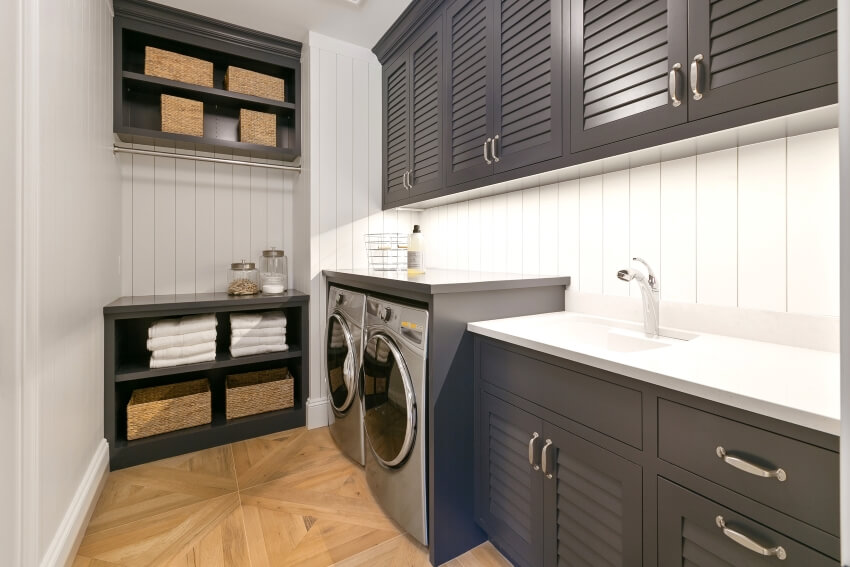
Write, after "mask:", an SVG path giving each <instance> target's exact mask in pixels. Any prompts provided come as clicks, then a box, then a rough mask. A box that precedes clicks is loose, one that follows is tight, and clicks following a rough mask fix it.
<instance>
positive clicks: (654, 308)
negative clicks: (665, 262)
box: [617, 258, 660, 337]
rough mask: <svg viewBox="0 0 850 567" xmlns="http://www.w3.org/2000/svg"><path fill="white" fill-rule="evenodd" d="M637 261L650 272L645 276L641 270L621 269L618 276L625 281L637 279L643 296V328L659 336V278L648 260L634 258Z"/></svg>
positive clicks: (646, 331) (648, 333) (653, 335)
mask: <svg viewBox="0 0 850 567" xmlns="http://www.w3.org/2000/svg"><path fill="white" fill-rule="evenodd" d="M632 260H633V261H635V262H640V263H641V264H643V265H644V266H646V271H647V273H648V274H649V275H648V276H644V275H643V274H642V273H641V272H640V271H639V270H620V271H619V272H617V277H618V278H620V279H621V280H623V281H624V282H630V281H632V280H635V281H636V282H637V283H638V285H639V286H640V295H641V297H642V298H643V330H644V332H645V333H646V334H647V335H648V336H650V337H657V336H658V319H659V295H660V293H659V291H658V279H657V278H656V277H655V273H654V272H653V271H652V268H650V267H649V264H647V263H646V260H644V259H642V258H632Z"/></svg>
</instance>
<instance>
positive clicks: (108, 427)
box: [103, 290, 310, 470]
mask: <svg viewBox="0 0 850 567" xmlns="http://www.w3.org/2000/svg"><path fill="white" fill-rule="evenodd" d="M308 304H309V296H308V295H306V294H303V293H301V292H299V291H295V290H290V291H288V292H287V293H285V294H283V295H279V296H263V295H260V296H257V297H234V296H229V295H227V294H226V293H212V294H186V295H172V296H148V297H122V298H120V299H117V300H115V301H114V302H112V303H110V304H109V305H107V306H106V307H104V308H103V318H104V436H105V437H106V440H107V441H108V443H109V463H110V467H111V468H112V470H116V469H120V468H124V467H129V466H133V465H137V464H141V463H145V462H149V461H154V460H158V459H163V458H166V457H171V456H174V455H179V454H183V453H188V452H192V451H198V450H201V449H206V448H209V447H214V446H217V445H223V444H226V443H233V442H235V441H240V440H243V439H248V438H251V437H257V436H260V435H267V434H269V433H274V432H276V431H282V430H285V429H292V428H294V427H301V426H303V425H305V423H306V410H305V404H306V401H307V387H308V384H309V367H310V365H309V344H308V341H309V321H308ZM271 309H280V310H283V312H284V313H285V314H286V316H287V344H289V347H290V348H289V350H288V351H286V352H279V353H269V354H260V355H256V356H246V357H239V358H233V357H231V355H230V353H229V351H228V348H229V345H230V318H229V315H230V313H236V312H240V311H264V310H271ZM201 313H215V314H216V316H217V318H218V328H217V339H216V351H217V356H216V360H215V362H205V363H200V364H190V365H185V366H177V367H173V368H156V369H151V368H149V366H148V360H149V356H150V354H149V353H148V351H147V349H146V345H145V340H146V338H147V329H148V327H149V326H150V325H151V324H152V323H153V322H155V321H157V320H159V319H162V318H167V317H179V316H183V315H191V314H201ZM284 366H285V367H287V368H289V371H290V372H291V373H292V375H293V377H294V379H295V405H294V407H292V408H288V409H284V410H280V411H275V412H269V413H264V414H259V415H254V416H248V417H243V418H239V419H235V420H230V421H228V420H227V419H225V406H224V403H225V391H224V380H225V378H226V376H227V375H228V374H238V373H240V372H251V371H255V370H264V369H269V368H280V367H284ZM198 378H207V379H208V380H209V381H210V390H211V393H212V423H210V424H208V425H202V426H199V427H193V428H190V429H183V430H179V431H173V432H170V433H164V434H161V435H155V436H153V437H147V438H144V439H137V440H133V441H129V440H127V437H126V424H127V415H126V407H127V402H128V401H129V399H130V395H131V394H132V391H133V390H134V389H138V388H145V387H149V386H159V385H162V384H170V383H175V382H182V381H188V380H195V379H198Z"/></svg>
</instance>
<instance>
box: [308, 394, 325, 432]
mask: <svg viewBox="0 0 850 567" xmlns="http://www.w3.org/2000/svg"><path fill="white" fill-rule="evenodd" d="M327 426H328V399H327V398H308V399H307V429H316V428H317V427H327Z"/></svg>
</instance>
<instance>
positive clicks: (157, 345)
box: [148, 329, 216, 350]
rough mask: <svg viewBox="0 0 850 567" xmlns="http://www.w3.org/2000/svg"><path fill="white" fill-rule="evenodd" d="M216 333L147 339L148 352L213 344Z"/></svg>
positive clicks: (205, 332) (208, 332)
mask: <svg viewBox="0 0 850 567" xmlns="http://www.w3.org/2000/svg"><path fill="white" fill-rule="evenodd" d="M215 337H216V332H215V329H213V330H212V331H201V332H199V333H188V334H186V335H174V336H172V337H157V338H155V339H148V350H162V349H164V348H172V347H187V346H192V345H199V344H203V343H208V342H215Z"/></svg>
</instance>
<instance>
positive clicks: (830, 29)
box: [688, 0, 838, 120]
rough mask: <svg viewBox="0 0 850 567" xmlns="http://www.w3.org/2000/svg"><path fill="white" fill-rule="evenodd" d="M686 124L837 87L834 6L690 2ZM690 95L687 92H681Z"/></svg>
mask: <svg viewBox="0 0 850 567" xmlns="http://www.w3.org/2000/svg"><path fill="white" fill-rule="evenodd" d="M688 8H689V20H690V29H689V36H688V41H689V44H690V45H689V57H690V59H689V60H688V63H689V66H691V70H690V72H691V74H692V76H691V80H694V78H695V76H694V74H693V73H694V67H693V66H692V65H693V63H692V62H693V60H694V58H695V56H701V57H702V59H701V61H699V62H697V63H696V71H697V75H696V78H698V79H699V83H698V90H699V91H700V94H701V95H702V98H701V99H700V100H694V95H693V93H692V92H691V91H690V90H689V91H688V95H689V98H690V99H691V100H690V101H689V105H688V107H689V115H690V119H691V120H694V119H699V118H703V117H706V116H710V115H713V114H719V113H721V112H727V111H730V110H735V109H738V108H743V107H745V106H749V105H753V104H757V103H760V102H765V101H769V100H773V99H776V98H780V97H783V96H788V95H792V94H795V93H799V92H803V91H806V90H809V89H814V88H817V87H820V86H824V85H829V84H832V83H835V82H836V81H837V72H838V71H837V53H836V49H837V43H836V42H837V39H836V29H837V18H836V0H721V1H713V2H710V3H709V2H707V1H704V0H691V1H690V2H689V3H688ZM689 87H690V84H689Z"/></svg>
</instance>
